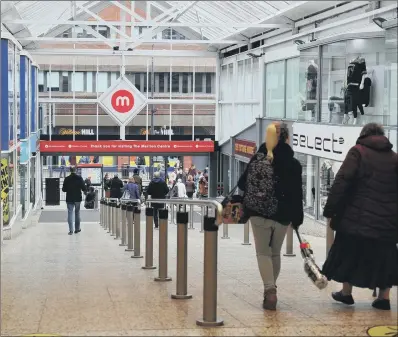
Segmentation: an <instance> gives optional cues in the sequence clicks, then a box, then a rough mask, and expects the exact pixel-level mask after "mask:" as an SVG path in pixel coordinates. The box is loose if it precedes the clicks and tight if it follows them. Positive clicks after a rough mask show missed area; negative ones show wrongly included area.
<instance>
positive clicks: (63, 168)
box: [59, 156, 66, 178]
mask: <svg viewBox="0 0 398 337" xmlns="http://www.w3.org/2000/svg"><path fill="white" fill-rule="evenodd" d="M60 169H61V170H60V172H59V177H60V178H61V177H62V176H64V178H66V160H65V157H64V156H61V166H60Z"/></svg>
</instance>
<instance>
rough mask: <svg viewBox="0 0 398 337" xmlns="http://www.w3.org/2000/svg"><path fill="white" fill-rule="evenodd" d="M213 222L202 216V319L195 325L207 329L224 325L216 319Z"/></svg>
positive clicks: (215, 234)
mask: <svg viewBox="0 0 398 337" xmlns="http://www.w3.org/2000/svg"><path fill="white" fill-rule="evenodd" d="M215 220H216V219H215V218H210V217H208V216H204V229H205V238H204V240H205V243H204V244H205V246H204V266H203V318H202V319H198V320H197V321H196V324H197V325H200V326H207V327H212V326H221V325H224V321H223V320H222V319H220V318H218V319H217V250H218V226H217V225H216V224H215Z"/></svg>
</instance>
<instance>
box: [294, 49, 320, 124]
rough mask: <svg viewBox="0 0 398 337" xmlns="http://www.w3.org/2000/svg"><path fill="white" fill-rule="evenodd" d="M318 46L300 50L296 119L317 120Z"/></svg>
mask: <svg viewBox="0 0 398 337" xmlns="http://www.w3.org/2000/svg"><path fill="white" fill-rule="evenodd" d="M318 54H319V52H318V48H317V47H315V48H309V49H305V50H302V51H301V52H300V73H299V77H300V79H299V81H300V85H299V89H300V93H299V97H297V100H298V101H299V104H298V105H299V107H298V108H299V111H298V116H297V119H298V120H305V121H317V119H318V118H317V116H318V111H319V108H318V101H317V97H318V96H317V90H318V78H319V66H318V65H319V58H318Z"/></svg>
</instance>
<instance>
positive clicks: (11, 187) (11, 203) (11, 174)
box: [8, 153, 15, 221]
mask: <svg viewBox="0 0 398 337" xmlns="http://www.w3.org/2000/svg"><path fill="white" fill-rule="evenodd" d="M14 163H15V162H14V153H10V154H9V156H8V209H9V221H11V218H12V217H13V216H14V214H15V211H14V208H15V188H14V186H15V183H14V169H15V167H14Z"/></svg>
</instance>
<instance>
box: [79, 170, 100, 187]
mask: <svg viewBox="0 0 398 337" xmlns="http://www.w3.org/2000/svg"><path fill="white" fill-rule="evenodd" d="M79 171H80V175H81V176H82V178H83V179H87V178H88V177H90V180H91V183H92V184H93V185H101V183H102V167H81V166H79Z"/></svg>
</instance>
